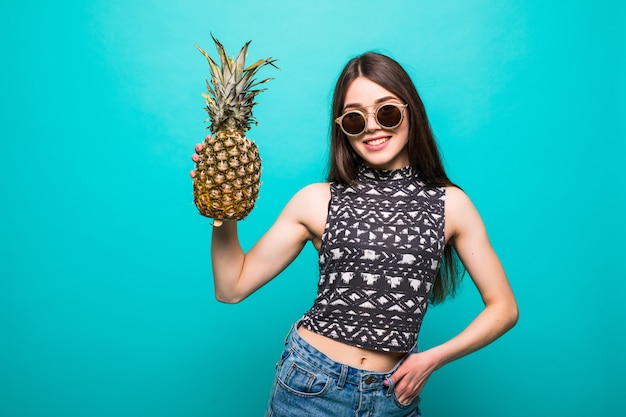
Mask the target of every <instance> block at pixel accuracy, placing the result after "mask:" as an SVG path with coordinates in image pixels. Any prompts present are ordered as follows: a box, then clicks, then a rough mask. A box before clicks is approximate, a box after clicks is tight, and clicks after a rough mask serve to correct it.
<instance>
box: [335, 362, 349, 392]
mask: <svg viewBox="0 0 626 417" xmlns="http://www.w3.org/2000/svg"><path fill="white" fill-rule="evenodd" d="M347 379H348V366H347V365H341V373H340V374H339V382H338V383H337V389H343V387H344V385H346V380H347Z"/></svg>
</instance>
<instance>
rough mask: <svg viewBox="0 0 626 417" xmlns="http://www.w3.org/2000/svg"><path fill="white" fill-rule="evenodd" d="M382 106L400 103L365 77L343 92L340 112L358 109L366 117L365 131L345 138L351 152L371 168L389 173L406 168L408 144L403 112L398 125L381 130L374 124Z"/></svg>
mask: <svg viewBox="0 0 626 417" xmlns="http://www.w3.org/2000/svg"><path fill="white" fill-rule="evenodd" d="M382 103H396V104H401V105H403V104H405V103H403V102H402V101H401V100H400V99H399V98H398V97H397V96H396V95H395V94H392V93H391V92H390V91H388V90H386V89H384V88H383V87H381V86H380V85H379V84H376V83H375V82H373V81H371V80H370V79H368V78H365V77H358V78H356V79H355V80H354V81H353V82H352V84H350V86H349V87H348V90H347V91H346V99H345V102H344V105H343V112H344V113H345V112H346V111H349V110H355V109H359V110H361V111H362V112H363V113H369V114H367V117H366V119H367V120H366V126H365V131H364V132H363V133H361V134H359V135H357V136H347V138H348V140H349V141H350V145H352V148H353V149H354V150H355V152H356V153H357V154H358V155H359V156H360V157H361V158H363V160H364V162H365V164H367V165H369V166H370V167H372V168H376V169H383V170H393V169H399V168H403V167H405V166H407V165H409V153H408V149H407V144H408V140H409V121H408V118H407V117H406V112H407V111H410V109H409V108H405V109H404V113H405V114H404V117H403V118H402V122H401V123H400V125H398V126H397V127H395V128H393V129H385V128H383V127H381V126H380V125H379V124H378V122H377V121H376V117H375V116H374V114H373V113H374V111H376V108H377V107H378V106H380V105H381V104H382Z"/></svg>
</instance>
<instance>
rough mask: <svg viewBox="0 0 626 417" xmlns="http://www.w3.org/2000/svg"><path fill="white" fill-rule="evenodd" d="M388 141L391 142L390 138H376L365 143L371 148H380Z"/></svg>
mask: <svg viewBox="0 0 626 417" xmlns="http://www.w3.org/2000/svg"><path fill="white" fill-rule="evenodd" d="M388 140H389V137H384V138H376V139H372V140H367V141H365V144H366V145H369V146H378V145H382V144H383V143H385V142H387V141H388Z"/></svg>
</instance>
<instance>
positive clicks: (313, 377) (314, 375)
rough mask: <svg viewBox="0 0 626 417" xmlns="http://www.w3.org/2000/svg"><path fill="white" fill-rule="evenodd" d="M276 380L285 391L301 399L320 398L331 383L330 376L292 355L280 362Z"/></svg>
mask: <svg viewBox="0 0 626 417" xmlns="http://www.w3.org/2000/svg"><path fill="white" fill-rule="evenodd" d="M277 380H278V383H279V384H280V386H282V387H283V388H284V389H285V390H286V391H288V392H290V393H292V394H294V395H297V396H301V397H314V396H320V395H322V394H324V393H325V392H326V391H327V390H328V387H330V385H331V382H332V378H331V377H330V376H328V375H326V374H324V373H320V372H319V371H318V370H317V369H315V368H314V367H313V366H311V365H310V364H308V363H307V362H305V361H303V360H301V359H300V358H298V357H297V356H296V355H294V354H293V353H292V354H291V355H289V356H288V357H287V358H285V359H283V360H282V363H281V364H280V366H279V369H278V372H277Z"/></svg>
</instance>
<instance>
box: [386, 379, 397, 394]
mask: <svg viewBox="0 0 626 417" xmlns="http://www.w3.org/2000/svg"><path fill="white" fill-rule="evenodd" d="M385 381H388V382H389V386H388V387H387V397H391V396H392V395H393V391H394V389H395V387H396V384H395V383H394V382H393V379H392V378H391V375H388V376H387V377H385Z"/></svg>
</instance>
